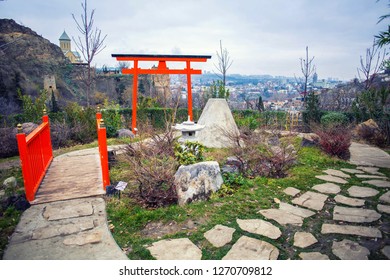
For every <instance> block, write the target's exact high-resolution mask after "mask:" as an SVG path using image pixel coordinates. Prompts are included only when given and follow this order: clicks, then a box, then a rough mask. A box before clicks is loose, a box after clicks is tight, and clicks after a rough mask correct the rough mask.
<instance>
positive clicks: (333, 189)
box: [312, 183, 341, 194]
mask: <svg viewBox="0 0 390 280" xmlns="http://www.w3.org/2000/svg"><path fill="white" fill-rule="evenodd" d="M312 189H313V190H316V191H317V192H320V193H326V194H337V193H339V192H340V190H341V189H340V187H339V186H338V185H336V184H333V183H324V184H319V185H315V186H314V187H312Z"/></svg>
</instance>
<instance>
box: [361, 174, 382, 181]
mask: <svg viewBox="0 0 390 280" xmlns="http://www.w3.org/2000/svg"><path fill="white" fill-rule="evenodd" d="M356 177H357V178H360V179H381V180H387V177H386V176H380V175H367V174H356Z"/></svg>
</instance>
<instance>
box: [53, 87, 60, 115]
mask: <svg viewBox="0 0 390 280" xmlns="http://www.w3.org/2000/svg"><path fill="white" fill-rule="evenodd" d="M51 111H52V112H53V113H57V112H59V111H60V107H59V106H58V103H57V100H56V96H55V94H54V91H53V90H51Z"/></svg>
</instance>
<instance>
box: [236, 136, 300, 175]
mask: <svg viewBox="0 0 390 280" xmlns="http://www.w3.org/2000/svg"><path fill="white" fill-rule="evenodd" d="M274 136H277V135H274ZM229 137H230V139H231V140H232V143H234V147H233V149H232V151H233V155H234V156H235V157H236V158H237V159H238V160H239V161H240V162H241V164H240V167H239V171H240V173H241V174H242V175H243V176H245V177H256V176H265V177H272V178H281V177H284V176H285V175H286V172H287V170H288V169H289V168H290V167H291V166H292V165H293V164H294V163H295V161H296V158H297V154H296V151H295V149H294V146H293V144H292V143H293V138H291V137H285V138H283V140H280V141H278V142H279V144H278V145H276V146H270V145H268V144H267V142H268V141H267V138H266V137H265V135H262V134H260V133H256V132H253V131H251V130H249V129H244V130H241V131H240V135H235V136H234V135H229Z"/></svg>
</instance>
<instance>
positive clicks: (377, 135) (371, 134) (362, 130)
mask: <svg viewBox="0 0 390 280" xmlns="http://www.w3.org/2000/svg"><path fill="white" fill-rule="evenodd" d="M356 134H357V135H358V136H360V137H361V138H363V139H364V140H368V141H372V140H375V139H381V138H382V137H383V136H382V133H381V129H380V128H379V126H378V124H377V123H376V122H375V121H374V120H373V119H369V120H367V121H365V122H362V123H360V124H358V125H357V127H356Z"/></svg>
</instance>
